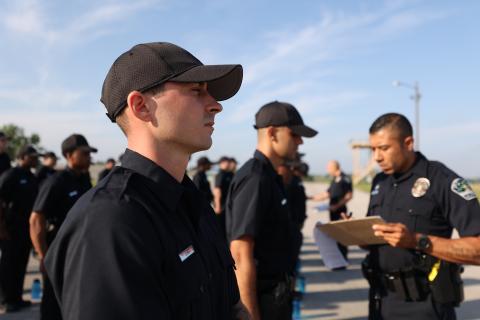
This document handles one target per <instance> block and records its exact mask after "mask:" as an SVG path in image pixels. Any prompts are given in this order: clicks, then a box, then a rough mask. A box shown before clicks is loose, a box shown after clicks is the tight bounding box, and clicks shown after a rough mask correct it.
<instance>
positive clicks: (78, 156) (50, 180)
mask: <svg viewBox="0 0 480 320" xmlns="http://www.w3.org/2000/svg"><path fill="white" fill-rule="evenodd" d="M61 148H62V154H63V156H64V157H65V159H66V160H67V166H66V168H65V169H63V170H60V171H57V172H55V173H53V174H51V175H50V176H49V177H47V178H46V179H45V180H44V181H43V182H42V184H41V186H40V189H39V192H38V196H37V198H36V200H35V203H34V205H33V209H32V213H31V215H30V238H31V240H32V244H33V247H34V248H35V251H36V252H37V254H38V257H39V258H40V270H41V271H42V276H43V295H42V302H41V305H40V319H41V320H47V319H48V320H50V319H62V315H61V311H60V308H59V305H58V303H57V299H56V297H55V293H54V292H53V288H52V283H51V278H50V276H48V275H47V274H46V273H45V269H44V258H45V256H46V254H47V252H49V251H50V246H51V245H52V242H53V240H54V239H55V238H56V236H57V233H58V232H59V230H60V227H61V225H62V224H63V222H64V221H65V219H66V217H67V215H68V212H69V210H70V209H71V208H72V206H73V205H74V204H75V202H76V201H77V200H78V199H79V198H80V196H82V195H83V194H84V193H85V192H87V190H89V189H90V188H91V187H92V184H91V182H90V175H89V174H88V168H89V167H90V162H91V159H90V153H91V152H97V149H96V148H93V147H91V146H90V145H89V144H88V142H87V139H85V137H84V136H83V135H81V134H72V135H70V136H68V137H67V138H66V139H65V140H63V142H62V145H61Z"/></svg>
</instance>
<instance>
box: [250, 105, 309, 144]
mask: <svg viewBox="0 0 480 320" xmlns="http://www.w3.org/2000/svg"><path fill="white" fill-rule="evenodd" d="M270 126H274V127H289V128H290V129H291V130H292V131H293V133H295V134H298V135H299V136H302V137H307V138H311V137H313V136H315V135H316V134H317V131H316V130H313V129H312V128H310V127H308V126H306V125H305V124H304V123H303V119H302V117H301V116H300V113H298V111H297V109H295V107H294V106H292V105H291V104H290V103H286V102H280V101H273V102H270V103H267V104H266V105H264V106H263V107H261V108H260V110H258V112H257V113H256V114H255V125H254V126H253V127H254V128H255V129H260V128H266V127H270Z"/></svg>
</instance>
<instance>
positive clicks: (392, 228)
mask: <svg viewBox="0 0 480 320" xmlns="http://www.w3.org/2000/svg"><path fill="white" fill-rule="evenodd" d="M373 230H375V235H376V236H378V237H382V238H383V239H385V241H387V242H388V244H390V245H391V246H392V247H399V248H406V249H415V247H416V245H417V241H418V239H419V238H420V236H421V234H419V233H413V232H410V231H409V230H408V229H407V227H406V226H405V225H404V224H402V223H387V224H384V225H374V226H373ZM428 238H429V240H430V242H431V246H430V248H428V249H427V250H425V253H428V254H430V255H432V256H434V257H437V258H439V259H442V260H447V261H450V262H455V263H463V264H474V265H480V237H464V238H460V239H446V238H441V237H435V236H431V235H429V236H428Z"/></svg>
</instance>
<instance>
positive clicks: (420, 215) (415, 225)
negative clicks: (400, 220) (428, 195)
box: [404, 199, 435, 233]
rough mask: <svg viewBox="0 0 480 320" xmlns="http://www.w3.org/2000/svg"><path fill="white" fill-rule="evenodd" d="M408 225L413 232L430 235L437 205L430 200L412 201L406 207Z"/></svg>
mask: <svg viewBox="0 0 480 320" xmlns="http://www.w3.org/2000/svg"><path fill="white" fill-rule="evenodd" d="M404 210H405V214H406V216H407V217H406V219H407V220H406V221H405V222H406V223H405V224H406V225H407V228H408V229H409V230H410V231H412V232H420V233H428V231H429V226H430V225H431V224H432V216H433V212H434V210H435V204H434V203H433V202H432V201H430V200H428V199H412V200H411V201H409V202H407V205H406V206H405V209H404Z"/></svg>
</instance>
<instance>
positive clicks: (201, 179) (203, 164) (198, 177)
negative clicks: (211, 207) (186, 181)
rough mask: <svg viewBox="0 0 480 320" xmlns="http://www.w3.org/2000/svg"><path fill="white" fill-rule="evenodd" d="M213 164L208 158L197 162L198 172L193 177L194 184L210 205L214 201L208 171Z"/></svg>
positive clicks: (201, 158) (202, 158)
mask: <svg viewBox="0 0 480 320" xmlns="http://www.w3.org/2000/svg"><path fill="white" fill-rule="evenodd" d="M212 164H213V163H212V162H211V161H210V159H208V158H207V157H200V158H198V160H197V172H196V173H195V175H194V176H193V179H192V180H193V183H194V184H195V186H196V187H197V188H198V190H200V192H201V193H202V194H203V196H204V197H205V200H207V202H208V203H211V202H212V200H213V194H212V188H210V182H209V181H208V178H207V171H208V170H210V169H211V168H212Z"/></svg>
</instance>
